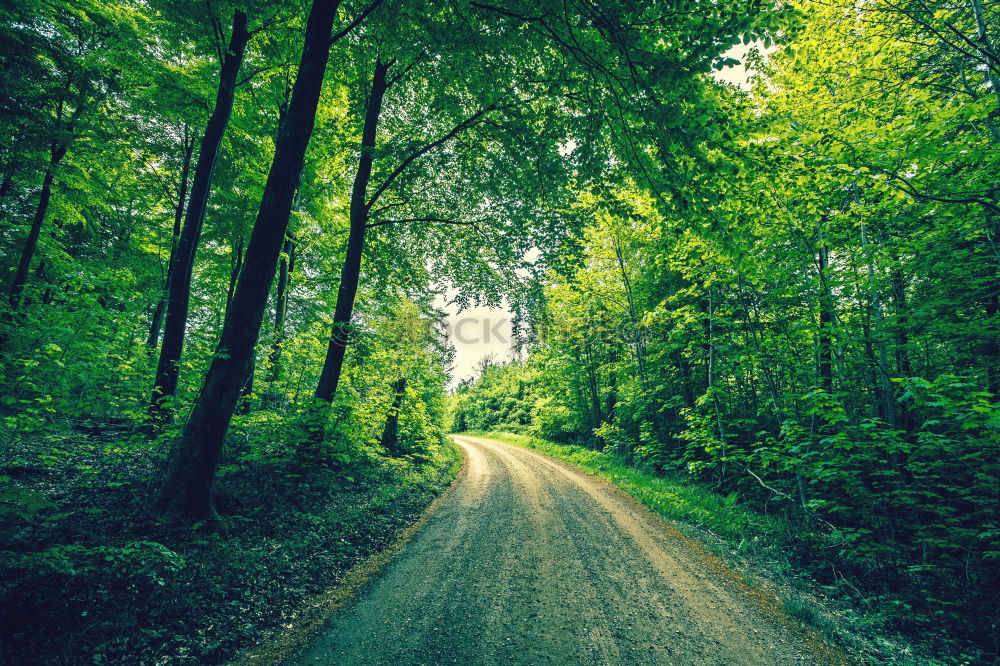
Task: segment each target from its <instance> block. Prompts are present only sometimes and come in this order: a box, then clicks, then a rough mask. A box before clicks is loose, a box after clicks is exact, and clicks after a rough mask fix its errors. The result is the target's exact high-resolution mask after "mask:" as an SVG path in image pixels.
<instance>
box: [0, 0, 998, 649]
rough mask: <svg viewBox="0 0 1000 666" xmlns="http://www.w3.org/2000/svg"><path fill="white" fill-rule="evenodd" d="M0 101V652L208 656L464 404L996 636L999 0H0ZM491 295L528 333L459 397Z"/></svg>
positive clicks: (351, 554) (385, 511)
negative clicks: (684, 491) (463, 354)
mask: <svg viewBox="0 0 1000 666" xmlns="http://www.w3.org/2000/svg"><path fill="white" fill-rule="evenodd" d="M741 65H742V66H746V68H747V69H748V70H749V71H751V72H752V74H753V75H752V77H751V78H750V81H749V83H747V84H746V85H742V86H741V85H735V84H732V83H727V82H725V81H724V80H722V79H721V78H720V77H719V73H720V72H725V71H728V70H729V69H731V68H733V67H735V66H741ZM0 137H2V138H0V278H2V280H3V289H4V298H3V299H2V302H0V567H2V569H3V571H4V575H3V576H2V582H0V608H2V610H0V618H2V622H0V623H2V624H3V625H4V628H3V630H2V635H0V662H3V663H11V664H28V663H46V664H62V663H66V664H69V663H94V664H108V663H150V664H152V663H157V664H159V663H173V662H174V661H177V662H187V663H225V662H227V661H228V660H230V659H233V658H234V657H235V656H237V654H238V653H239V652H240V651H241V650H243V649H245V648H246V647H247V646H248V645H250V644H252V643H253V642H255V641H257V640H259V639H260V637H261V636H263V635H265V634H266V633H267V632H269V631H272V630H275V629H276V628H277V627H279V626H280V625H282V623H285V622H288V621H289V618H294V617H298V615H297V614H298V613H299V611H298V610H297V609H300V608H301V607H302V605H303V604H304V603H307V602H308V600H309V599H311V598H313V597H315V596H316V595H318V594H320V593H321V592H323V591H324V590H326V589H327V588H329V587H330V586H331V585H333V584H335V583H336V582H337V581H338V580H340V577H341V575H342V574H343V572H345V571H346V570H348V569H350V567H352V566H354V565H355V564H356V563H358V562H360V561H362V560H364V559H365V558H367V557H369V556H370V555H372V554H373V553H377V552H379V551H380V550H382V549H384V548H386V546H387V545H388V544H389V543H391V542H392V540H393V538H394V535H395V534H396V533H398V532H399V531H400V530H402V529H404V528H405V527H406V526H408V525H409V524H411V523H412V522H413V521H414V520H415V519H416V517H417V516H418V515H419V514H420V512H421V511H422V510H423V509H424V508H425V507H426V506H427V505H428V503H429V502H430V501H431V500H432V499H433V498H434V497H435V496H437V495H438V493H439V492H441V490H442V489H443V488H445V487H446V486H448V485H449V484H450V483H452V480H453V479H454V478H455V475H456V473H457V471H458V469H459V467H460V466H461V461H462V457H461V455H460V453H459V452H458V451H457V450H456V448H455V446H454V445H453V444H452V442H451V441H450V440H449V438H448V437H447V433H448V432H480V433H484V432H496V433H500V432H508V433H515V434H517V435H524V436H529V437H532V438H536V439H537V440H544V441H546V442H550V443H552V444H553V446H572V447H580V448H582V449H586V450H588V451H594V452H601V453H603V454H607V455H608V456H610V457H611V458H613V459H614V460H616V461H620V462H621V463H622V464H623V465H626V466H628V467H630V468H634V469H637V470H642V471H644V472H648V473H649V474H651V475H653V476H662V477H665V478H675V479H681V480H682V481H683V483H686V484H692V485H694V486H697V487H699V488H704V489H706V491H710V492H712V493H716V494H718V495H719V496H720V497H722V498H726V499H727V501H728V502H729V503H730V504H731V505H737V504H738V505H739V506H741V507H744V508H745V509H746V510H747V511H752V512H757V513H759V514H765V515H767V516H770V517H773V518H774V519H775V520H777V521H780V529H778V530H776V531H775V532H774V533H773V534H770V535H769V536H767V539H770V540H771V541H772V542H773V543H772V545H773V546H774V547H775V548H777V549H779V550H782V551H784V552H786V553H787V554H788V557H789V560H790V562H791V564H790V565H789V566H790V567H792V570H793V571H794V572H795V573H794V575H796V576H802V577H805V578H808V579H809V580H811V581H815V583H816V585H818V586H827V587H829V586H834V587H836V588H837V589H838V590H840V591H841V594H842V596H843V597H844V603H848V604H851V605H853V607H856V608H857V609H858V613H860V614H862V616H863V617H864V618H867V619H864V620H863V622H866V623H867V624H868V625H871V626H872V627H875V628H876V629H877V630H878V631H885V632H891V633H894V634H895V633H900V634H901V635H903V636H906V637H909V638H908V639H907V640H910V639H912V640H913V641H925V642H927V644H928V645H929V646H930V647H929V648H927V649H928V650H930V651H931V652H932V653H934V660H932V661H928V662H926V663H956V664H958V663H973V662H977V661H981V662H982V663H992V660H993V659H996V658H998V657H997V655H998V654H1000V653H998V649H1000V648H998V646H1000V633H998V628H997V619H998V617H1000V603H998V599H997V595H996V592H995V590H996V589H998V586H1000V566H998V565H1000V517H998V516H1000V402H998V396H1000V249H998V243H1000V240H998V235H1000V149H998V142H1000V5H997V4H995V3H991V2H985V1H984V0H794V1H792V2H786V1H784V0H781V1H777V0H775V1H770V0H763V1H762V0H739V1H736V0H726V1H723V2H705V1H703V0H663V1H661V0H647V1H645V2H638V1H632V0H623V1H622V2H602V1H600V0H559V1H558V2H557V1H556V0H534V1H531V2H529V1H528V0H482V1H480V0H449V1H448V2H443V1H442V2H438V1H427V2H413V1H411V0H360V1H354V0H310V1H309V2H305V1H304V0H299V1H294V2H293V1H290V0H277V1H272V2H259V1H257V0H250V1H248V2H247V1H242V0H236V1H231V0H143V1H142V2H139V1H137V0H82V1H81V2H74V3H69V2H66V1H65V0H5V1H4V3H3V4H2V5H0ZM475 305H487V306H492V307H505V308H508V309H509V310H510V311H511V312H512V313H513V321H514V335H515V350H514V353H513V354H512V355H511V357H510V358H509V359H498V358H485V359H484V360H483V361H482V362H481V363H480V364H479V367H478V371H477V373H476V376H475V377H473V378H465V379H462V381H460V382H458V383H457V386H455V387H454V388H449V387H450V386H452V383H451V382H452V375H453V374H454V373H455V369H454V356H455V349H454V341H453V340H452V339H451V338H450V337H449V333H448V330H447V327H446V325H445V323H446V319H447V315H448V311H449V309H451V310H450V311H458V310H461V309H463V308H468V307H471V306H475ZM758 536H759V535H757V534H755V533H753V529H752V526H750V525H749V523H748V526H747V527H746V531H745V533H744V534H743V535H742V537H741V540H740V541H739V543H740V544H741V545H740V549H739V550H740V551H741V552H742V549H743V546H742V544H743V543H744V542H753V541H756V540H757V539H758ZM789 575H792V574H789ZM53 636H59V638H58V640H57V639H54V638H53ZM4 659H6V660H7V661H6V662H4V661H3V660H4ZM866 663H868V662H866ZM871 663H875V662H871ZM886 663H890V662H889V661H886ZM892 663H903V662H892ZM913 663H917V662H913ZM919 663H925V662H919Z"/></svg>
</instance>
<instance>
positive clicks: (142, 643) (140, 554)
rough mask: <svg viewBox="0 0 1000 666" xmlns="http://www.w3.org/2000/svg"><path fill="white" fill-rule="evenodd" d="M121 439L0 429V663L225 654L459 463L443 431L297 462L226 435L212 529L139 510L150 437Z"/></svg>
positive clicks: (364, 557)
mask: <svg viewBox="0 0 1000 666" xmlns="http://www.w3.org/2000/svg"><path fill="white" fill-rule="evenodd" d="M248 432H249V430H248ZM130 437H131V438H133V439H136V440H142V439H143V437H142V435H141V434H139V433H133V434H132V435H130V434H129V431H128V430H127V429H125V428H124V427H122V428H120V429H111V430H109V431H105V432H102V433H100V434H96V435H94V434H87V433H82V432H80V431H79V429H75V428H67V429H65V430H64V431H62V430H58V429H57V428H50V429H49V430H48V431H46V434H45V437H44V438H42V437H36V436H24V437H22V438H21V439H20V440H18V441H16V442H15V441H10V442H5V441H4V440H3V438H0V664H12V665H13V664H17V665H18V666H20V665H22V664H24V665H28V664H45V665H46V666H49V665H59V664H81V663H87V664H120V663H130V664H132V663H134V664H168V663H191V664H199V665H201V664H206V665H207V664H219V663H225V662H227V661H228V660H230V659H232V658H233V657H234V656H235V655H236V654H237V653H238V652H240V651H241V650H244V649H246V648H248V647H250V646H252V645H254V644H256V643H257V642H258V641H259V640H260V639H261V637H262V636H266V635H268V633H269V632H273V631H275V630H280V629H281V626H282V625H284V624H288V623H292V622H300V621H301V619H302V617H303V615H307V614H308V613H309V609H310V608H311V606H312V604H313V602H314V599H315V598H316V595H319V594H321V593H323V592H324V591H325V590H327V589H329V588H330V587H331V586H335V585H338V584H342V583H343V578H344V576H345V573H346V572H347V571H349V570H351V569H352V568H353V567H355V566H356V565H357V564H358V563H359V562H367V561H369V560H370V559H371V558H372V557H373V555H375V554H376V553H379V552H380V551H383V550H384V549H385V548H386V547H388V546H389V545H391V544H392V543H393V542H394V541H395V540H396V538H397V536H398V535H399V534H400V532H401V531H403V530H405V529H407V528H408V527H409V526H411V525H412V524H413V522H414V520H416V519H417V518H418V517H419V516H420V514H421V513H422V512H423V511H424V509H425V508H426V507H427V506H428V504H430V503H431V502H432V501H433V500H434V498H435V497H437V496H438V494H439V493H440V492H441V490H442V489H443V488H445V487H446V486H448V485H449V484H450V483H451V482H452V480H453V479H454V478H455V475H456V473H457V472H458V470H459V467H460V463H461V456H460V454H459V453H458V451H457V450H455V448H454V447H453V446H451V445H450V444H449V445H447V446H441V447H440V448H439V450H436V451H434V452H431V453H428V454H426V455H423V456H420V457H419V458H418V457H414V456H410V457H407V458H400V459H391V458H385V457H383V456H378V455H373V456H370V457H367V458H365V457H359V458H358V459H357V460H353V461H351V462H349V463H346V464H345V465H343V466H341V467H339V468H337V469H331V468H326V467H323V466H319V465H314V466H312V467H307V468H304V467H303V466H302V465H297V464H295V461H294V459H293V456H292V454H290V453H289V452H288V451H287V450H286V449H287V447H286V448H282V447H281V446H279V445H278V444H275V443H273V442H267V443H265V444H260V445H257V444H253V445H249V446H248V445H247V443H246V442H243V441H241V442H236V441H234V442H231V443H230V444H231V445H230V446H227V447H226V451H225V453H224V459H223V461H222V462H223V466H222V469H223V471H224V472H225V474H223V475H222V478H221V479H220V481H219V483H218V484H217V485H218V493H217V500H216V502H217V505H218V507H219V510H220V512H221V513H222V514H223V519H224V522H225V525H226V526H227V534H226V535H220V534H202V533H199V532H197V531H192V530H191V529H190V526H178V525H172V524H171V523H169V522H166V521H163V520H161V519H159V518H157V516H156V514H155V512H153V511H150V504H149V502H150V498H152V497H153V496H154V494H155V492H156V484H157V482H158V480H159V479H160V478H162V467H163V465H164V464H165V458H166V456H165V455H164V453H163V450H164V447H162V446H156V447H152V448H151V447H150V446H149V445H143V446H139V445H136V446H133V445H132V444H129V443H128V441H129V438H130ZM54 448H55V449H56V450H57V452H58V453H59V454H60V455H58V456H55V455H52V454H51V451H52V450H53V449H54Z"/></svg>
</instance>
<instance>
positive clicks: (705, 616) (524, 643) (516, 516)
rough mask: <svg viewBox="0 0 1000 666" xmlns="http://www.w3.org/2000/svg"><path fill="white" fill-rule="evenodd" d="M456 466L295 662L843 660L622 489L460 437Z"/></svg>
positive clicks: (516, 450) (519, 451)
mask: <svg viewBox="0 0 1000 666" xmlns="http://www.w3.org/2000/svg"><path fill="white" fill-rule="evenodd" d="M455 440H456V441H457V442H458V444H459V445H460V446H461V447H462V449H463V451H464V453H465V456H466V469H465V471H464V472H463V474H464V478H463V479H462V480H461V481H460V482H459V483H458V484H456V485H455V486H453V489H452V490H451V491H450V493H449V494H447V495H446V496H445V497H444V498H443V499H442V500H441V502H440V504H439V506H438V508H437V510H436V512H435V513H434V514H433V515H432V516H430V518H429V519H428V520H427V523H426V525H425V526H424V527H423V528H422V529H420V530H419V531H418V532H416V534H415V535H414V536H413V538H412V540H411V541H410V542H409V543H408V544H407V545H406V546H404V547H403V548H402V549H401V550H400V552H399V553H398V555H397V556H395V557H394V558H393V559H392V560H391V561H390V562H389V564H388V565H387V566H385V567H384V568H383V569H381V570H380V571H378V572H377V573H376V574H375V575H374V576H373V577H372V578H371V580H370V581H369V582H368V584H367V585H366V586H365V587H364V588H363V589H362V591H361V593H360V594H358V595H357V596H356V597H355V598H354V599H352V600H351V601H349V602H348V603H347V605H346V606H344V608H343V609H341V611H340V612H339V613H337V614H335V615H334V616H333V618H332V619H331V620H330V622H329V623H328V624H327V625H326V626H325V627H324V628H323V629H322V631H320V632H319V633H318V634H317V636H316V637H315V639H314V640H313V641H312V642H311V643H310V644H308V645H307V646H306V647H305V648H304V649H303V650H301V651H300V652H299V654H298V655H297V656H295V657H294V658H293V659H291V660H289V661H286V662H285V663H289V664H331V665H332V664H338V665H346V664H425V663H433V664H444V663H460V664H499V663H505V664H541V663H573V664H690V665H698V664H713V665H716V664H824V665H825V664H846V663H849V662H848V658H847V656H846V655H845V654H844V653H843V652H841V651H840V650H839V649H838V648H835V647H832V646H831V645H830V644H829V643H828V642H827V641H826V640H825V639H824V638H823V637H821V636H820V635H819V634H818V633H817V632H815V631H813V630H812V629H811V628H809V627H806V626H804V625H802V624H801V623H799V622H796V621H794V620H792V619H791V618H789V617H788V616H787V615H786V614H785V613H784V612H783V610H782V608H781V606H780V604H779V603H778V602H777V601H776V599H775V598H774V597H772V596H771V595H770V594H768V593H767V592H765V591H764V589H762V588H759V587H752V586H749V585H747V584H746V583H745V582H744V580H743V579H742V577H741V576H740V575H739V574H737V573H735V572H734V571H733V570H732V569H730V568H728V567H727V566H726V565H725V564H723V563H722V561H721V560H720V559H719V558H718V557H716V556H715V555H713V554H711V553H709V552H708V551H707V550H706V549H705V548H703V547H702V546H700V545H699V544H697V543H696V542H694V541H692V540H691V539H689V538H687V537H685V536H684V535H683V534H681V533H680V532H679V531H677V530H676V529H675V528H673V527H672V526H670V525H669V524H667V523H666V522H664V521H663V520H662V519H661V518H660V517H658V516H656V515H655V514H653V513H651V512H650V511H649V510H647V509H646V508H645V507H643V506H641V505H640V504H639V503H638V502H636V501H635V500H634V499H632V498H631V497H630V496H628V495H626V494H625V493H624V492H622V491H621V490H619V489H617V488H615V487H614V486H611V485H609V484H607V483H605V482H604V481H602V480H600V479H597V478H595V477H592V476H590V475H587V474H585V473H582V472H581V471H579V470H578V469H576V468H574V467H572V466H570V465H567V464H565V463H562V462H559V461H556V460H553V459H551V458H548V457H546V456H542V455H539V454H538V453H535V452H532V451H528V450H526V449H523V448H520V447H515V446H511V445H509V444H504V443H501V442H498V441H494V440H488V439H483V438H475V437H464V436H462V437H456V438H455Z"/></svg>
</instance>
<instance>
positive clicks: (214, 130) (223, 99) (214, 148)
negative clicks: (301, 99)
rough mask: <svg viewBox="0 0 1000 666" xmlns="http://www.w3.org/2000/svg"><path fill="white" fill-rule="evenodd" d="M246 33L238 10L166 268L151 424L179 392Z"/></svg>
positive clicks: (165, 414) (244, 19)
mask: <svg viewBox="0 0 1000 666" xmlns="http://www.w3.org/2000/svg"><path fill="white" fill-rule="evenodd" d="M249 39H250V33H249V32H247V15H246V14H245V13H243V12H242V11H239V10H236V11H235V12H234V13H233V29H232V34H231V35H230V38H229V46H228V48H227V50H226V55H225V57H224V58H223V61H222V69H221V70H220V72H219V89H218V91H217V93H216V97H215V109H214V110H213V111H212V116H211V117H210V118H209V120H208V125H207V126H206V127H205V134H204V136H203V137H202V140H201V149H200V151H199V153H198V163H197V165H196V166H195V170H194V182H193V183H192V185H191V199H190V201H189V202H188V207H187V215H186V217H185V220H184V226H183V227H182V228H181V233H180V237H179V238H178V239H177V243H176V244H175V245H174V247H173V249H172V251H171V253H170V265H169V268H168V269H167V277H168V281H169V282H168V284H167V313H166V320H165V322H164V326H163V344H162V345H161V347H160V358H159V361H158V362H157V364H156V379H155V381H154V382H153V391H152V397H151V400H150V405H149V411H150V416H152V417H153V420H154V422H160V423H162V422H164V421H167V420H169V419H170V418H171V411H172V410H171V409H170V407H169V404H168V403H169V402H170V398H172V397H173V395H174V394H175V393H176V392H177V380H178V376H179V370H180V368H179V366H178V363H179V362H180V360H181V354H182V352H183V349H184V331H185V329H186V328H187V316H188V306H189V304H190V300H191V275H192V272H193V271H194V257H195V252H196V251H197V249H198V241H199V239H200V238H201V229H202V224H203V222H204V220H205V208H206V206H207V204H208V196H209V194H210V192H211V189H212V172H213V171H214V170H215V160H216V158H217V157H218V155H219V147H220V146H221V145H222V137H223V135H224V134H225V132H226V125H228V124H229V116H230V115H231V114H232V111H233V96H234V92H235V89H236V76H237V74H239V71H240V66H241V65H242V63H243V53H244V51H245V49H246V44H247V41H248V40H249Z"/></svg>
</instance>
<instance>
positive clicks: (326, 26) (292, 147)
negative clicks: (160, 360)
mask: <svg viewBox="0 0 1000 666" xmlns="http://www.w3.org/2000/svg"><path fill="white" fill-rule="evenodd" d="M339 4H340V1H339V0H313V4H312V9H311V10H310V13H309V20H308V23H307V24H306V35H305V45H304V47H303V50H302V59H301V62H300V64H299V72H298V75H297V77H296V79H295V85H294V87H293V89H292V100H291V103H290V105H289V109H288V115H287V116H286V118H285V122H284V123H283V125H282V127H281V130H280V132H279V134H278V141H277V145H276V146H275V152H274V159H273V160H272V162H271V168H270V171H269V172H268V176H267V183H266V184H265V186H264V194H263V197H262V199H261V203H260V210H259V211H258V213H257V220H256V222H255V223H254V227H253V231H252V233H251V235H250V242H249V244H248V246H247V252H246V259H245V261H244V270H243V273H242V274H241V275H240V280H239V283H238V284H237V286H236V293H235V295H234V296H233V308H232V316H231V317H229V318H228V320H227V321H226V322H225V325H224V326H223V328H222V335H221V338H220V340H219V345H218V347H217V352H218V353H216V354H215V355H214V357H213V359H212V364H211V366H209V369H208V374H207V375H206V376H205V383H204V385H203V386H202V389H201V393H200V394H199V396H198V399H197V400H196V401H195V403H194V407H193V409H192V411H191V417H190V418H189V419H188V422H187V425H186V427H185V428H184V434H183V436H182V437H181V440H180V441H179V442H178V444H177V447H176V449H175V450H174V453H173V456H172V457H171V460H170V468H169V470H168V471H167V475H166V478H165V479H164V482H163V486H162V487H161V488H160V492H159V497H158V504H159V506H160V507H161V508H162V509H163V510H165V511H167V512H172V513H179V514H183V515H187V516H190V517H194V518H200V519H207V520H214V519H217V514H216V511H215V505H214V503H213V501H212V484H213V482H214V480H215V471H216V468H217V467H218V464H219V453H220V452H221V450H222V445H223V442H224V440H225V436H226V431H227V430H228V429H229V422H230V421H231V419H232V416H233V410H234V409H235V407H236V400H237V398H238V396H239V392H240V388H241V384H242V380H243V378H244V377H245V376H246V370H247V367H248V364H249V363H250V360H251V356H252V353H253V347H254V344H255V343H256V341H257V335H258V334H259V332H260V325H261V322H262V321H263V318H264V308H265V307H266V306H267V297H268V293H269V292H270V290H271V282H272V281H273V280H274V274H275V271H276V270H277V265H278V255H279V254H280V252H281V245H282V242H283V241H284V238H285V232H286V230H287V229H288V220H289V216H290V215H291V210H292V198H293V197H294V196H295V188H296V186H297V184H298V182H299V174H300V173H301V171H302V164H303V161H304V159H305V154H306V148H307V147H308V145H309V137H310V136H311V135H312V130H313V125H314V123H315V120H316V107H317V106H318V104H319V97H320V92H321V90H322V87H323V75H324V73H325V70H326V64H327V60H328V59H329V55H330V43H331V39H330V33H331V30H332V27H333V21H334V18H335V17H336V14H337V7H338V5H339Z"/></svg>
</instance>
